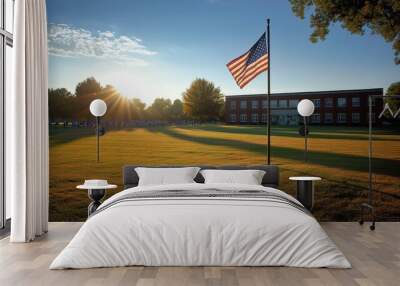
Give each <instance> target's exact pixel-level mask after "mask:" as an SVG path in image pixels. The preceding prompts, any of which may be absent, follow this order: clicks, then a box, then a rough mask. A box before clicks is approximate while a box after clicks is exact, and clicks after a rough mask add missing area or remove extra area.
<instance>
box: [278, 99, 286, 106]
mask: <svg viewBox="0 0 400 286" xmlns="http://www.w3.org/2000/svg"><path fill="white" fill-rule="evenodd" d="M278 105H279V108H287V100H286V99H281V100H279V101H278Z"/></svg>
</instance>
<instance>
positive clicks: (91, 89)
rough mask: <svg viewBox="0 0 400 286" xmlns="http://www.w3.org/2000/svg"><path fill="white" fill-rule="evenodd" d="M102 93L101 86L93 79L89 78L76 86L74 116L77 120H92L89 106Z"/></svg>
mask: <svg viewBox="0 0 400 286" xmlns="http://www.w3.org/2000/svg"><path fill="white" fill-rule="evenodd" d="M102 91H103V88H102V86H101V84H100V83H99V82H98V81H97V80H96V79H95V78H94V77H89V78H87V79H85V80H84V81H82V82H80V83H78V84H77V85H76V88H75V96H76V98H77V105H76V113H75V114H76V117H77V118H78V119H84V120H90V119H92V118H93V116H92V115H91V114H90V111H89V106H90V103H91V102H92V101H93V100H94V99H96V98H99V97H100V94H101V92H102Z"/></svg>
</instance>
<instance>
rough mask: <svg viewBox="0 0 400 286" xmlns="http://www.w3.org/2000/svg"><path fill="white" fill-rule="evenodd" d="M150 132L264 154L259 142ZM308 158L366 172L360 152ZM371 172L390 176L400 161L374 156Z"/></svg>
mask: <svg viewBox="0 0 400 286" xmlns="http://www.w3.org/2000/svg"><path fill="white" fill-rule="evenodd" d="M147 130H148V131H150V132H159V133H163V134H165V135H168V136H171V137H174V138H177V139H180V140H185V141H191V142H195V143H200V144H205V145H213V146H223V147H231V148H235V149H238V150H243V151H248V152H251V153H257V154H263V155H265V154H266V145H264V144H258V143H250V142H244V141H239V140H233V139H222V138H212V137H200V136H189V135H187V134H183V133H181V132H178V131H176V129H173V128H170V127H164V128H148V129H147ZM271 154H272V156H274V157H279V158H284V159H290V160H295V161H303V160H304V157H303V156H304V153H303V152H302V150H298V149H294V148H287V147H280V146H271ZM308 161H309V162H310V163H313V164H316V165H323V166H326V167H334V168H339V169H345V170H352V171H362V172H368V158H367V157H363V156H356V155H348V154H336V153H327V152H320V151H310V150H309V152H308ZM372 165H373V172H374V173H377V174H384V175H389V176H398V175H399V174H398V170H399V169H400V161H398V160H391V159H382V158H373V163H372Z"/></svg>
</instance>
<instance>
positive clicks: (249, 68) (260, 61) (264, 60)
mask: <svg viewBox="0 0 400 286" xmlns="http://www.w3.org/2000/svg"><path fill="white" fill-rule="evenodd" d="M263 63H265V64H267V63H268V54H267V55H265V56H262V57H261V58H260V59H258V60H257V61H256V62H254V63H252V64H251V65H248V66H246V68H245V70H243V71H242V72H241V73H240V74H235V76H236V79H237V80H240V79H241V78H243V77H245V76H246V74H247V73H250V72H251V71H252V70H254V69H256V68H257V66H258V65H260V64H263Z"/></svg>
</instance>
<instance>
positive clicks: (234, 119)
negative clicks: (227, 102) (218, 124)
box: [229, 114, 236, 122]
mask: <svg viewBox="0 0 400 286" xmlns="http://www.w3.org/2000/svg"><path fill="white" fill-rule="evenodd" d="M229 121H230V122H236V114H231V115H230V118H229Z"/></svg>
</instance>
